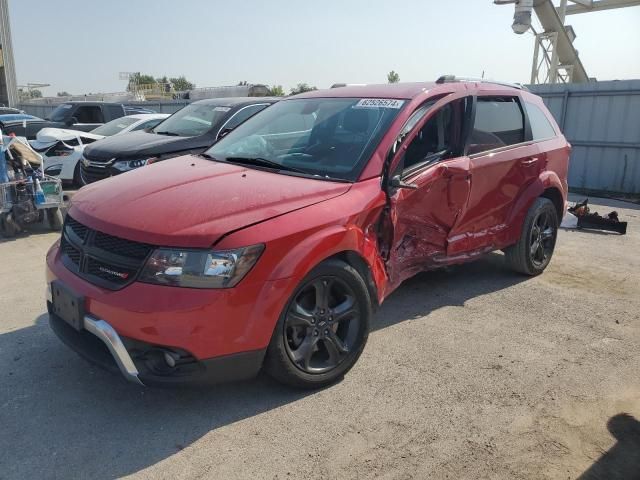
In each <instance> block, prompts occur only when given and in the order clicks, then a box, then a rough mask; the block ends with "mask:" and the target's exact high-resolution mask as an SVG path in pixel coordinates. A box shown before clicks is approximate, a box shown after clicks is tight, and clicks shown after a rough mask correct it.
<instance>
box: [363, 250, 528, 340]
mask: <svg viewBox="0 0 640 480" xmlns="http://www.w3.org/2000/svg"><path fill="white" fill-rule="evenodd" d="M528 278H529V277H527V276H524V275H521V274H518V273H515V272H513V271H512V270H511V269H509V267H508V266H507V264H506V262H505V259H504V255H503V254H501V253H498V252H493V253H490V254H488V255H485V256H483V257H482V258H480V259H478V260H476V261H475V262H471V263H465V264H462V265H454V266H450V267H446V268H443V269H441V270H435V271H432V272H425V273H420V274H418V275H416V276H415V277H413V278H410V279H409V280H407V281H405V282H404V283H403V284H402V286H401V287H400V288H398V290H396V291H395V292H393V293H392V294H391V296H390V297H389V298H387V299H386V301H385V302H384V303H383V304H382V306H381V307H380V310H379V311H378V313H377V315H376V317H375V319H374V321H373V324H372V330H379V329H382V328H386V327H388V326H391V325H394V324H396V323H399V322H402V321H404V320H411V319H414V318H419V317H422V316H424V315H426V314H428V313H429V312H431V311H433V310H437V309H438V308H441V307H445V306H463V305H464V304H465V302H466V301H467V300H469V299H471V298H474V297H478V296H481V295H484V294H487V293H491V292H496V291H499V290H503V289H505V288H509V287H511V286H513V285H516V284H518V283H520V282H523V281H525V280H527V279H528Z"/></svg>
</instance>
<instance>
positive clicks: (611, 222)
mask: <svg viewBox="0 0 640 480" xmlns="http://www.w3.org/2000/svg"><path fill="white" fill-rule="evenodd" d="M567 215H572V216H575V217H577V227H578V228H586V229H591V230H607V231H610V232H618V233H619V234H621V235H625V234H626V233H627V222H621V221H620V219H619V218H618V212H616V211H615V210H614V211H612V212H611V213H609V214H607V216H606V217H603V216H602V215H600V214H598V212H591V211H590V210H589V199H588V198H585V199H584V200H583V201H582V202H577V203H576V204H575V205H574V206H573V207H569V213H568V214H567ZM565 223H566V225H567V227H566V228H572V227H571V226H569V225H571V219H570V218H569V219H565V220H563V222H562V226H565Z"/></svg>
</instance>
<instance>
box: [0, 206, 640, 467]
mask: <svg viewBox="0 0 640 480" xmlns="http://www.w3.org/2000/svg"><path fill="white" fill-rule="evenodd" d="M602 202H604V203H606V204H607V205H612V204H615V202H607V201H595V200H593V201H592V203H593V204H598V203H600V205H602ZM614 206H615V208H616V209H617V210H618V211H619V212H620V214H621V217H622V218H623V219H625V220H628V221H629V222H630V224H629V233H628V234H627V235H626V236H618V235H616V234H610V235H609V234H604V233H587V232H583V231H562V232H561V233H560V237H559V241H558V247H557V250H556V254H555V256H554V258H553V261H552V263H551V265H550V267H549V268H548V269H547V271H546V272H545V273H544V274H543V275H542V276H540V277H537V278H533V279H529V278H524V277H521V276H518V275H515V274H512V273H511V272H509V271H508V270H506V269H505V267H504V266H503V258H502V255H501V254H497V253H496V254H491V255H489V256H488V257H486V258H484V259H482V260H479V261H477V262H475V263H473V264H469V265H464V266H460V267H456V268H452V269H448V270H446V271H440V272H432V273H428V274H422V275H419V276H417V277H416V278H414V279H412V280H409V281H408V282H406V284H405V285H403V286H402V287H401V288H400V289H399V290H398V291H397V292H396V293H394V294H393V295H392V296H391V298H390V299H389V300H388V301H387V302H386V303H385V305H384V306H383V307H382V309H381V310H380V311H379V313H378V314H377V317H376V323H375V327H374V328H375V330H374V331H373V332H372V334H371V335H370V337H369V343H368V345H367V348H366V349H365V352H364V354H363V355H362V357H361V359H360V361H359V363H358V364H357V365H356V367H355V368H354V369H353V370H352V371H351V373H349V374H348V375H347V376H346V378H345V379H344V380H343V381H342V382H340V383H338V384H337V385H334V386H332V387H330V388H327V389H324V390H321V391H316V392H299V391H292V390H289V389H287V388H284V387H281V386H279V385H278V384H275V383H274V382H272V381H271V380H269V379H268V378H265V377H260V378H258V379H256V380H255V381H252V382H248V383H243V384H234V385H223V386H219V387H217V388H212V389H208V390H155V389H143V388H139V387H136V386H134V385H132V384H128V383H126V382H124V380H122V379H121V378H119V377H117V376H113V375H111V374H109V373H107V372H103V371H101V370H99V369H95V368H92V367H91V366H90V365H89V364H87V363H85V362H84V361H82V360H81V359H80V358H79V357H77V356H76V355H75V354H74V353H73V352H71V351H70V350H68V349H67V348H66V347H65V346H64V345H63V344H62V343H61V342H60V341H59V340H58V339H57V338H56V337H55V336H54V335H53V333H52V332H51V331H50V330H49V327H48V325H47V318H46V316H45V314H44V312H45V309H44V304H43V302H44V300H43V290H44V282H43V257H44V253H45V251H46V249H47V248H48V247H49V245H50V244H51V243H53V241H54V240H55V238H56V235H54V234H50V233H44V232H41V233H37V232H36V233H32V234H31V235H30V236H23V237H21V238H19V239H16V240H3V239H0V259H2V261H1V262H0V285H1V287H0V288H2V291H3V292H4V293H3V294H2V295H1V296H0V312H2V314H1V315H0V362H1V364H2V365H4V367H3V368H2V369H1V370H0V478H2V479H14V478H15V479H23V478H34V479H35V478H37V479H48V478H59V479H70V478H91V479H93V480H100V479H106V478H116V477H126V476H131V477H135V478H149V479H151V478H154V479H155V478H167V479H169V478H170V479H182V478H189V479H192V478H217V479H236V478H251V479H258V478H259V479H262V478H265V479H275V478H278V479H287V478H291V479H307V478H329V479H333V478H336V479H338V478H339V479H369V478H382V479H408V478H418V479H425V478H432V479H440V478H450V479H467V478H468V479H484V478H491V479H520V478H527V479H529V478H535V479H547V478H550V479H572V478H583V479H586V478H601V479H607V480H615V479H625V480H627V479H640V422H639V421H638V420H640V397H639V393H640V378H639V376H638V371H639V367H640V355H638V354H639V353H640V347H639V346H638V345H639V342H640V207H637V206H635V205H633V204H620V203H617V204H615V205H614ZM611 208H612V207H611V206H606V207H604V206H599V207H597V208H595V209H597V210H600V212H601V213H604V212H608V211H610V210H611Z"/></svg>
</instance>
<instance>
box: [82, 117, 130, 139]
mask: <svg viewBox="0 0 640 480" xmlns="http://www.w3.org/2000/svg"><path fill="white" fill-rule="evenodd" d="M137 121H138V119H136V118H131V117H120V118H116V119H115V120H111V121H110V122H109V123H105V124H104V125H101V126H99V127H98V128H94V129H93V130H91V133H95V134H96V135H104V136H105V137H109V136H111V135H115V134H116V133H118V132H121V131H122V130H124V129H125V128H127V127H128V126H129V125H131V124H132V123H135V122H137Z"/></svg>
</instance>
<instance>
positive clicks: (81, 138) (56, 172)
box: [30, 113, 169, 186]
mask: <svg viewBox="0 0 640 480" xmlns="http://www.w3.org/2000/svg"><path fill="white" fill-rule="evenodd" d="M168 116H169V114H167V113H150V114H137V115H129V116H126V117H120V118H116V119H115V120H111V121H110V122H109V123H105V124H104V125H100V126H99V127H98V128H94V129H93V130H91V131H90V132H81V131H79V130H67V129H62V128H43V129H42V130H40V131H39V132H38V134H37V135H36V139H35V140H32V141H31V142H30V143H31V146H32V147H33V148H34V150H36V151H37V152H39V153H40V154H41V155H42V156H43V158H44V171H45V173H46V174H47V175H51V176H54V177H58V178H60V179H61V180H62V181H63V182H67V183H69V182H73V183H74V184H75V185H76V186H81V185H82V181H81V177H80V163H79V161H80V159H81V158H82V152H83V151H84V148H85V147H86V146H87V145H89V144H90V143H93V142H95V141H96V140H101V139H103V138H105V137H111V136H114V135H121V134H123V133H128V132H135V131H138V130H146V129H150V128H153V127H155V126H156V125H158V123H160V122H161V121H162V120H164V119H165V118H167V117H168Z"/></svg>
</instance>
